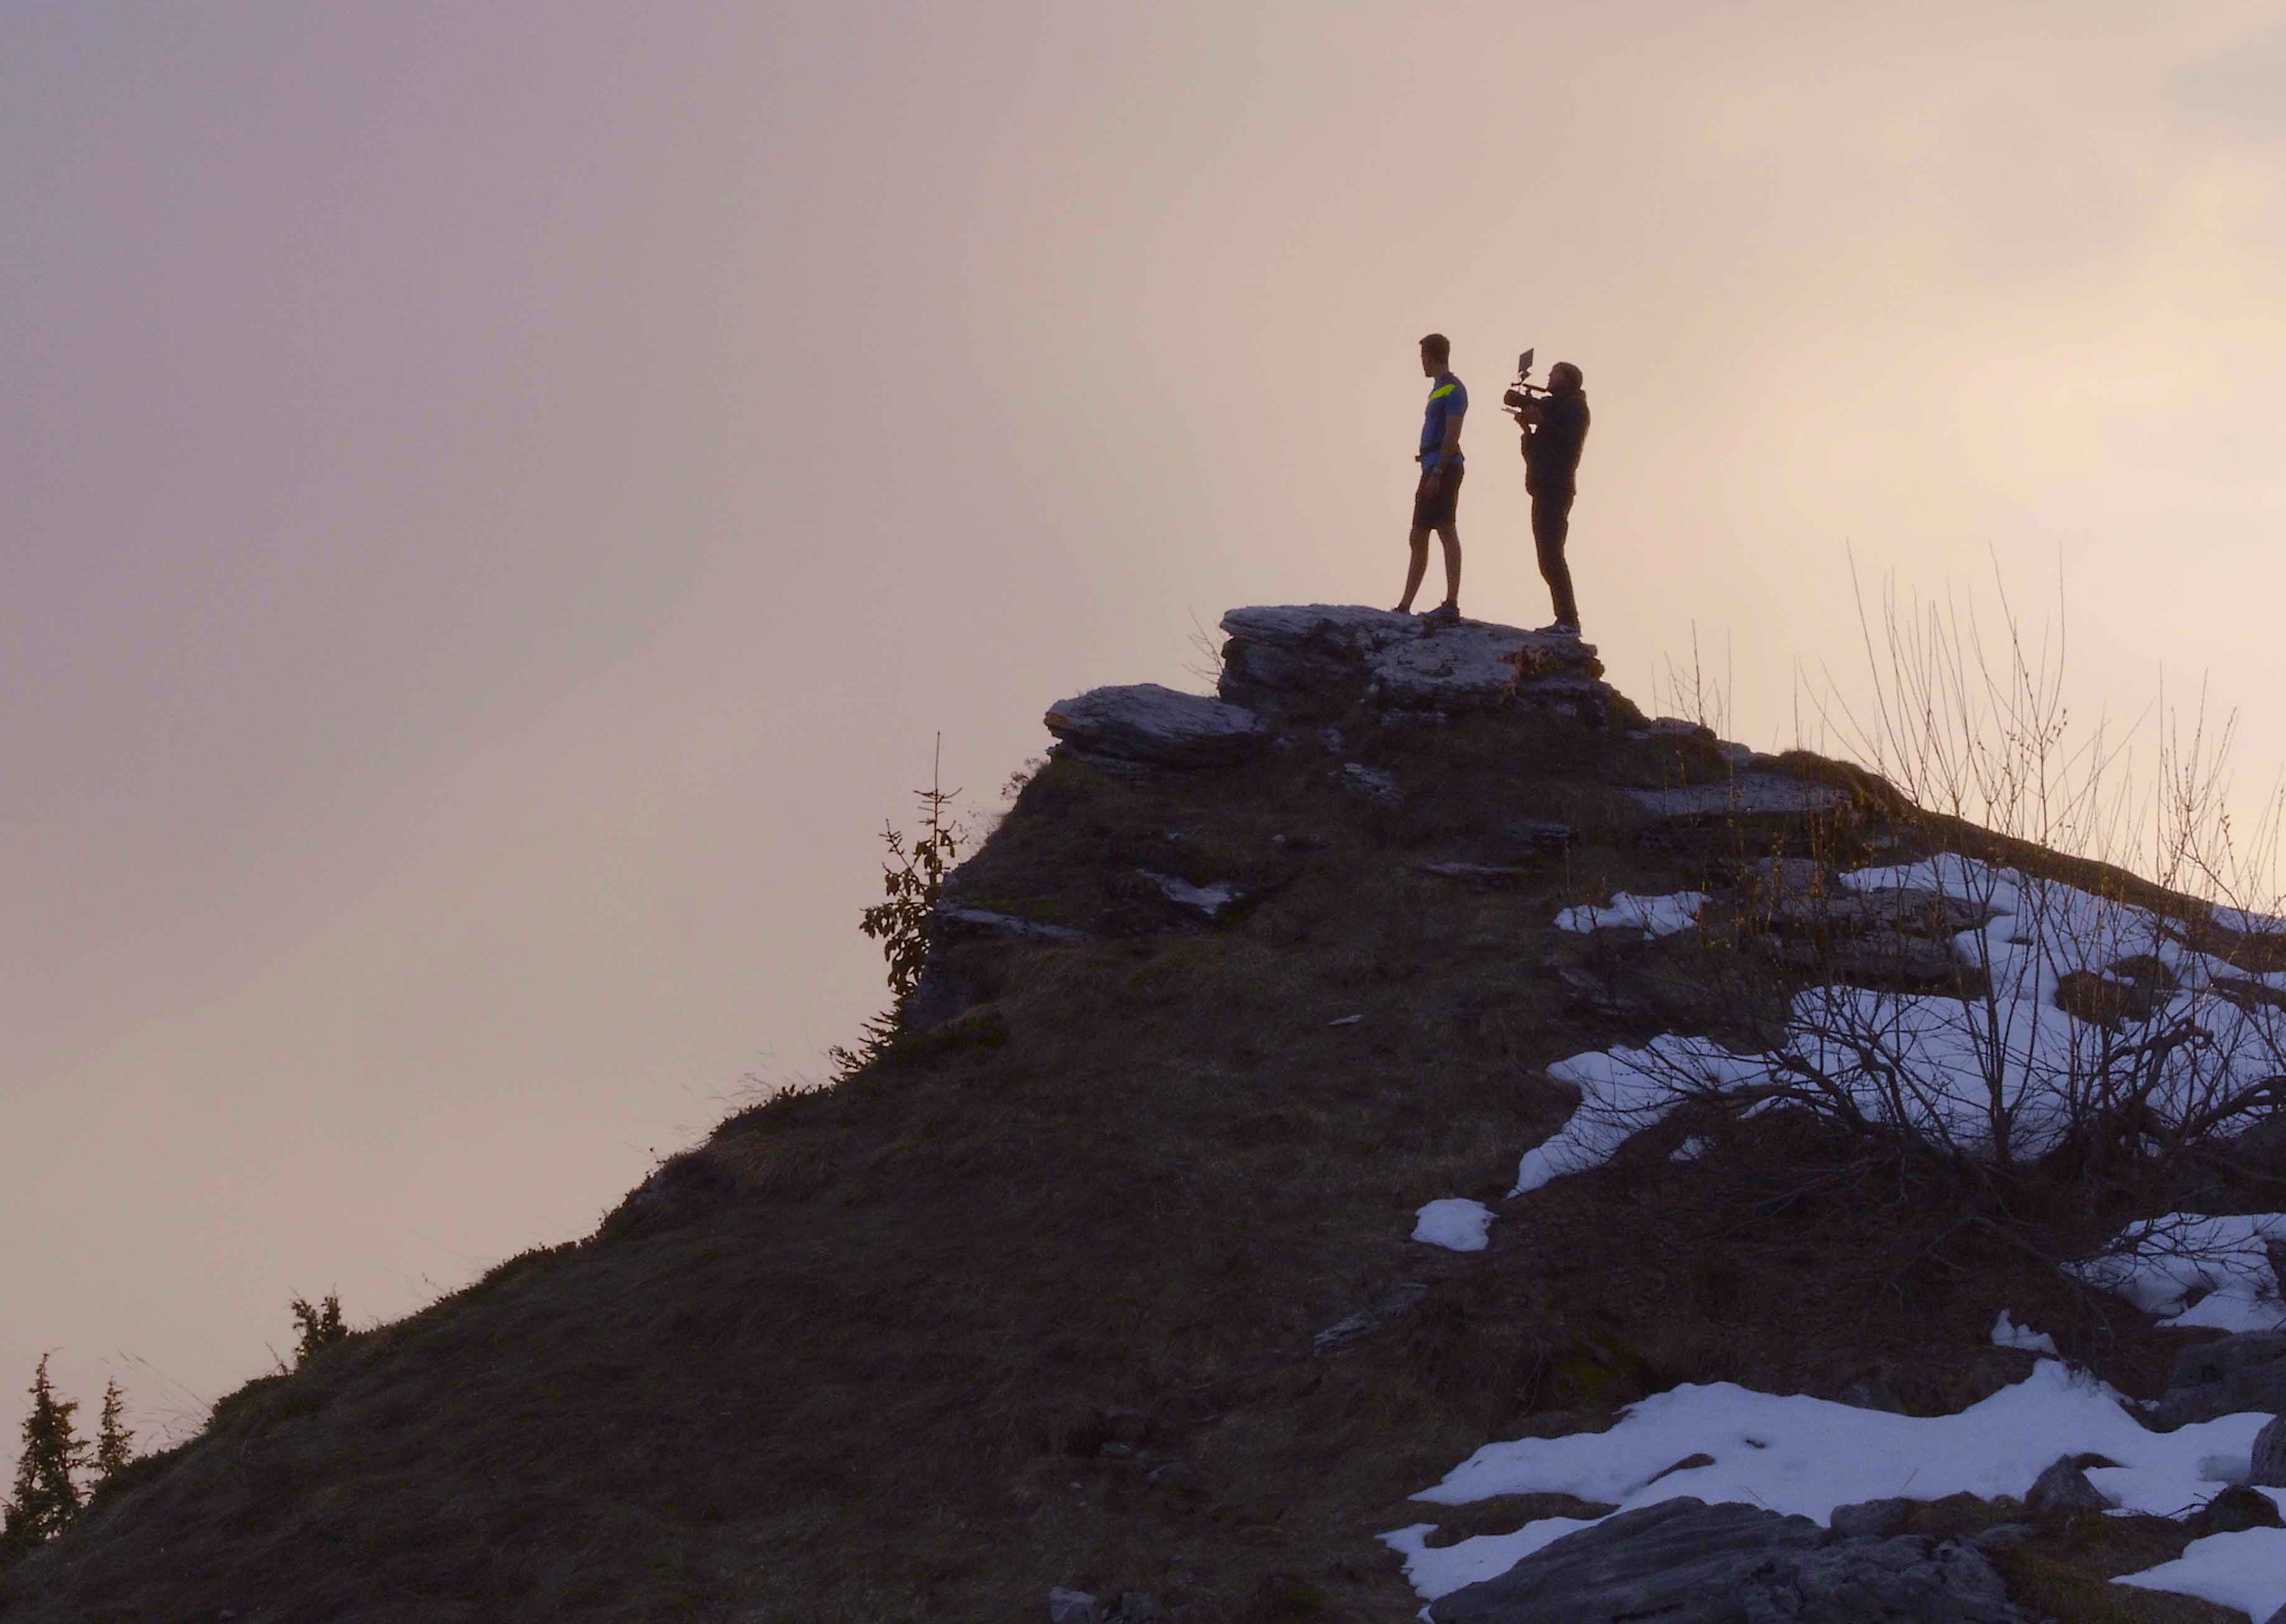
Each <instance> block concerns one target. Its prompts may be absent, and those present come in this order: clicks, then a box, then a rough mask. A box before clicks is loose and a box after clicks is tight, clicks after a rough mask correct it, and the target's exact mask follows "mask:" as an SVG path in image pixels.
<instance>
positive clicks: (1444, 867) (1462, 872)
mask: <svg viewBox="0 0 2286 1624" xmlns="http://www.w3.org/2000/svg"><path fill="white" fill-rule="evenodd" d="M1413 867H1414V868H1415V870H1416V871H1417V872H1419V873H1422V874H1425V875H1435V876H1436V877H1437V878H1438V879H1440V880H1464V881H1467V882H1468V883H1470V884H1472V885H1482V886H1486V887H1487V888H1494V889H1496V888H1498V887H1501V886H1504V885H1513V884H1515V883H1517V881H1519V880H1525V879H1528V878H1530V877H1531V875H1532V872H1533V871H1532V870H1531V869H1529V868H1515V867H1502V866H1501V865H1499V864H1496V863H1462V862H1446V863H1415V864H1414V865H1413Z"/></svg>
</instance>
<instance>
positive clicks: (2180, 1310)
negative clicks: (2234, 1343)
mask: <svg viewBox="0 0 2286 1624" xmlns="http://www.w3.org/2000/svg"><path fill="white" fill-rule="evenodd" d="M2273 1241H2274V1242H2278V1243H2286V1212H2252V1213H2245V1214H2241V1215H2237V1216H2232V1217H2226V1218H2209V1217H2206V1216H2204V1215H2203V1214H2200V1213H2196V1212H2170V1213H2168V1214H2167V1215H2166V1216H2165V1217H2164V1218H2155V1219H2153V1220H2151V1221H2150V1222H2149V1223H2148V1224H2137V1225H2136V1226H2134V1227H2133V1228H2131V1229H2127V1230H2125V1231H2124V1232H2122V1233H2121V1235H2120V1236H2118V1238H2117V1240H2115V1241H2114V1242H2113V1243H2112V1250H2111V1254H2110V1255H2109V1256H2105V1257H2101V1258H2098V1259H2095V1260H2094V1261H2093V1262H2092V1263H2083V1264H2079V1265H2077V1266H2076V1267H2074V1268H2073V1269H2072V1271H2071V1272H2072V1273H2073V1274H2075V1275H2077V1276H2078V1277H2079V1278H2080V1279H2082V1280H2085V1281H2086V1282H2087V1283H2089V1284H2090V1285H2093V1286H2097V1287H2100V1288H2101V1289H2102V1290H2104V1291H2111V1292H2115V1293H2117V1295H2119V1296H2121V1297H2124V1298H2126V1299H2127V1300H2128V1301H2129V1302H2131V1303H2133V1304H2134V1305H2135V1306H2137V1307H2138V1308H2140V1309H2141V1310H2143V1312H2144V1313H2146V1314H2157V1315H2158V1316H2159V1317H2160V1318H2161V1319H2163V1320H2164V1321H2166V1322H2167V1323H2168V1324H2170V1325H2173V1326H2176V1327H2179V1328H2180V1329H2183V1330H2191V1329H2194V1328H2196V1329H2211V1330H2230V1331H2239V1330H2280V1329H2286V1302H2281V1301H2280V1300H2279V1294H2278V1288H2279V1281H2278V1279H2277V1276H2276V1275H2275V1273H2274V1271H2273V1270H2272V1268H2271V1266H2270V1257H2269V1253H2268V1252H2267V1251H2266V1250H2265V1247H2264V1243H2266V1242H2273ZM2201 1292H2203V1293H2204V1295H2203V1296H2198V1294H2199V1293H2201ZM2195 1296H2197V1297H2198V1300H2197V1301H2196V1302H2193V1301H2191V1300H2190V1299H2191V1298H2193V1297H2195Z"/></svg>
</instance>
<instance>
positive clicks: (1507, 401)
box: [1501, 349, 1548, 428]
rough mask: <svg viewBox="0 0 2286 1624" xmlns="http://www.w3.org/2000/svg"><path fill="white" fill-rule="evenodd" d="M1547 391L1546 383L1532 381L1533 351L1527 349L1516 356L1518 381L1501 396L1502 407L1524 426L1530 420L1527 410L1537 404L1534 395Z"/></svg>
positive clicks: (1518, 423)
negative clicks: (1527, 416)
mask: <svg viewBox="0 0 2286 1624" xmlns="http://www.w3.org/2000/svg"><path fill="white" fill-rule="evenodd" d="M1547 393H1548V390H1547V388H1546V387H1545V386H1544V385H1541V384H1537V383H1534V382H1533V381H1532V351H1531V350H1529V349H1527V350H1525V352H1524V353H1523V354H1522V355H1520V356H1518V357H1517V358H1516V382H1515V383H1514V385H1512V386H1511V387H1510V389H1509V392H1508V393H1507V394H1505V395H1503V396H1501V407H1502V410H1503V411H1505V412H1507V413H1508V414H1509V415H1510V417H1512V418H1514V419H1515V420H1517V426H1518V427H1519V428H1522V427H1525V425H1526V424H1527V423H1528V422H1529V421H1530V420H1529V419H1527V418H1526V417H1525V412H1526V411H1527V410H1528V409H1529V408H1531V407H1532V406H1533V404H1536V403H1535V402H1534V401H1533V396H1535V395H1545V394H1547Z"/></svg>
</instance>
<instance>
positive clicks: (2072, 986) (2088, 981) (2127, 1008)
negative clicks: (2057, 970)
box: [2055, 970, 2166, 1032]
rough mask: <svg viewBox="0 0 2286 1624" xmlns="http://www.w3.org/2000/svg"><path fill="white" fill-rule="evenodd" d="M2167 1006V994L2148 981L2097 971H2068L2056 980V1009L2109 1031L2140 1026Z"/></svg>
mask: <svg viewBox="0 0 2286 1624" xmlns="http://www.w3.org/2000/svg"><path fill="white" fill-rule="evenodd" d="M2165 1002H2166V994H2165V993H2164V992H2162V991H2161V990H2160V989H2159V988H2158V987H2157V986H2156V985H2153V984H2152V983H2150V982H2148V981H2132V980H2121V979H2117V978H2115V977H2110V976H2106V975H2101V974H2099V973H2098V972H2097V971H2094V970H2068V971H2066V972H2065V973H2064V974H2063V975H2061V976H2059V977H2056V991H2055V1005H2056V1008H2059V1009H2061V1010H2062V1011H2063V1012H2064V1013H2065V1014H2066V1015H2069V1016H2072V1017H2073V1018H2074V1019H2076V1020H2081V1021H2085V1022H2086V1023H2087V1024H2089V1025H2091V1026H2101V1027H2104V1028H2106V1029H2107V1030H2109V1031H2114V1032H2116V1031H2117V1030H2118V1029H2119V1027H2120V1026H2121V1025H2122V1024H2135V1025H2139V1026H2140V1025H2141V1024H2143V1023H2144V1022H2146V1021H2148V1020H2149V1019H2150V1018H2151V1017H2152V1016H2155V1015H2156V1014H2157V1013H2158V1012H2159V1009H2160V1008H2161V1006H2163V1005H2164V1003H2165Z"/></svg>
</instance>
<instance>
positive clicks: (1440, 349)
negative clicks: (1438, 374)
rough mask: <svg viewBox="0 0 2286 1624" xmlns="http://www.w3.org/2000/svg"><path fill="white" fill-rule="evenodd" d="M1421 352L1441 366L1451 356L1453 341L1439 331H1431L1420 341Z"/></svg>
mask: <svg viewBox="0 0 2286 1624" xmlns="http://www.w3.org/2000/svg"><path fill="white" fill-rule="evenodd" d="M1421 353H1422V354H1423V355H1424V356H1426V357H1429V358H1430V359H1431V361H1434V362H1436V363H1437V364H1438V365H1439V366H1442V365H1444V364H1445V363H1446V362H1447V361H1449V360H1451V359H1452V358H1453V341H1452V340H1451V339H1448V338H1446V336H1445V335H1444V334H1443V333H1431V334H1429V336H1428V337H1426V338H1424V339H1423V340H1422V341H1421Z"/></svg>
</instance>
